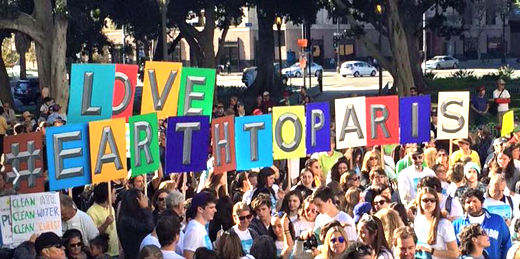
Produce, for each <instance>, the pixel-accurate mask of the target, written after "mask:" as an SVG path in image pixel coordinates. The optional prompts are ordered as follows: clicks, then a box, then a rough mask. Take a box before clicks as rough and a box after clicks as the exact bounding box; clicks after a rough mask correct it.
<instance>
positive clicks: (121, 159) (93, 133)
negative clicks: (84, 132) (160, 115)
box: [89, 118, 157, 183]
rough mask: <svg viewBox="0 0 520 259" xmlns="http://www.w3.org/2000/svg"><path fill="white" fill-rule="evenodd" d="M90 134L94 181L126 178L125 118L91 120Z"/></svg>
mask: <svg viewBox="0 0 520 259" xmlns="http://www.w3.org/2000/svg"><path fill="white" fill-rule="evenodd" d="M156 125H157V124H156ZM89 136H90V165H91V168H92V183H100V182H108V181H110V180H116V179H122V178H125V177H126V175H127V170H126V168H127V167H126V156H125V154H126V138H125V119H124V118H117V119H111V120H102V121H92V122H89Z"/></svg>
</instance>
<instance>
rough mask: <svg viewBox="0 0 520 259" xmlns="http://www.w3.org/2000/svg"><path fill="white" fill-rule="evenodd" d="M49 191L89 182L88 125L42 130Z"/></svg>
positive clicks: (71, 125) (72, 125)
mask: <svg viewBox="0 0 520 259" xmlns="http://www.w3.org/2000/svg"><path fill="white" fill-rule="evenodd" d="M45 145H46V147H47V161H48V164H47V165H48V167H49V187H50V190H51V191H54V190H62V189H67V188H72V187H76V186H83V185H87V184H91V183H92V182H91V180H90V179H91V178H90V159H89V158H90V149H89V141H88V124H87V123H80V124H67V125H65V126H61V127H50V128H47V129H46V131H45Z"/></svg>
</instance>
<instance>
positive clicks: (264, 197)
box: [251, 193, 272, 211]
mask: <svg viewBox="0 0 520 259" xmlns="http://www.w3.org/2000/svg"><path fill="white" fill-rule="evenodd" d="M262 205H265V206H267V207H268V208H271V205H272V204H271V197H269V195H268V194H265V193H261V194H259V195H258V196H256V197H255V198H253V201H251V208H253V211H255V210H256V209H258V208H259V207H260V206H262Z"/></svg>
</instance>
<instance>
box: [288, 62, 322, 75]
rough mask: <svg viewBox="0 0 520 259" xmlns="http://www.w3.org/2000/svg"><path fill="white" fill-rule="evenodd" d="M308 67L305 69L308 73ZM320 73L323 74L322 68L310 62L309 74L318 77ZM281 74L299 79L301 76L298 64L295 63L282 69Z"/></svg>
mask: <svg viewBox="0 0 520 259" xmlns="http://www.w3.org/2000/svg"><path fill="white" fill-rule="evenodd" d="M308 69H309V67H305V70H306V71H308ZM320 73H323V67H322V66H320V65H318V64H316V63H314V62H312V65H311V74H312V75H315V76H319V74H320ZM282 74H283V75H286V76H287V77H301V76H302V75H303V72H302V69H301V68H300V63H299V62H296V63H294V64H293V65H292V66H290V67H288V68H284V69H282Z"/></svg>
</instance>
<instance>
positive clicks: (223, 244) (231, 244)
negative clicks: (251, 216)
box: [215, 231, 245, 259]
mask: <svg viewBox="0 0 520 259" xmlns="http://www.w3.org/2000/svg"><path fill="white" fill-rule="evenodd" d="M215 251H216V252H217V256H218V257H219V258H230V259H239V258H240V257H242V256H245V253H244V249H243V248H242V242H241V241H240V237H238V234H237V233H235V232H229V231H225V232H224V233H223V234H222V236H220V237H219V239H218V240H217V243H216V246H215Z"/></svg>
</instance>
